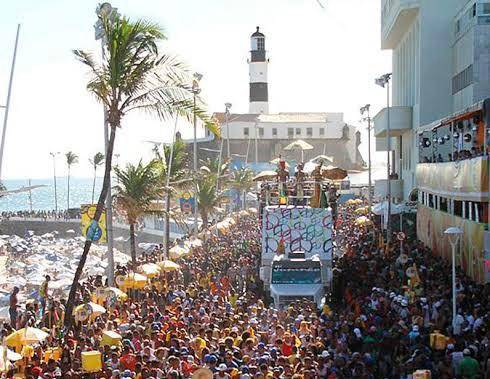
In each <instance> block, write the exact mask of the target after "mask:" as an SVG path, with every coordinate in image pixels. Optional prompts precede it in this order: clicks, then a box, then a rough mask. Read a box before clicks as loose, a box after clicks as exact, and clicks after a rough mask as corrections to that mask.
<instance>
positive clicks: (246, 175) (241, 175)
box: [230, 168, 254, 208]
mask: <svg viewBox="0 0 490 379" xmlns="http://www.w3.org/2000/svg"><path fill="white" fill-rule="evenodd" d="M253 176H254V174H253V171H252V170H250V169H249V168H241V169H239V170H234V171H233V172H232V173H231V181H230V186H231V188H234V189H235V190H237V191H238V193H239V196H240V198H241V199H242V202H241V203H242V208H245V202H246V197H247V192H248V191H250V190H251V189H252V187H253ZM242 196H243V197H242Z"/></svg>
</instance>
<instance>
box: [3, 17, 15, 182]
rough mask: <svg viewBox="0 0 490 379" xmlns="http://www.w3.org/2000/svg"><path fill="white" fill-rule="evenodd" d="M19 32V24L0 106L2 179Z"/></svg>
mask: <svg viewBox="0 0 490 379" xmlns="http://www.w3.org/2000/svg"><path fill="white" fill-rule="evenodd" d="M19 33H20V24H18V25H17V34H16V36H15V45H14V57H13V58H12V67H11V68H10V79H9V87H8V91H7V103H6V104H5V106H0V108H5V114H4V116H3V130H2V142H1V145H0V179H2V164H3V152H4V148H5V135H6V134H7V121H8V118H9V109H10V97H11V95H12V82H13V80H14V70H15V59H16V57H17V45H18V44H19Z"/></svg>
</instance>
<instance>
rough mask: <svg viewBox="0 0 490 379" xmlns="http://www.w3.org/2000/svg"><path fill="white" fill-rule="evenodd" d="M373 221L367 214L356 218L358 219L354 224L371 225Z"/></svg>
mask: <svg viewBox="0 0 490 379" xmlns="http://www.w3.org/2000/svg"><path fill="white" fill-rule="evenodd" d="M372 223H373V222H372V221H371V220H370V219H369V218H367V217H366V216H361V217H358V218H356V221H354V224H355V225H357V226H368V225H371V224H372Z"/></svg>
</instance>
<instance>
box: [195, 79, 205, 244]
mask: <svg viewBox="0 0 490 379" xmlns="http://www.w3.org/2000/svg"><path fill="white" fill-rule="evenodd" d="M201 79H202V75H201V74H199V73H198V72H195V73H194V80H193V81H192V93H193V95H194V157H193V158H194V235H195V236H196V237H197V233H198V231H199V224H198V222H197V215H198V209H197V192H198V187H197V115H196V97H197V95H199V93H200V92H201V88H199V82H200V81H201ZM205 226H207V225H205Z"/></svg>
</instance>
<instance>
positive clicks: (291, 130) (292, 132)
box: [288, 128, 294, 137]
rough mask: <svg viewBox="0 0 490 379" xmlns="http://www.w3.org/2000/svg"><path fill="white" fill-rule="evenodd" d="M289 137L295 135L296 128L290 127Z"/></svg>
mask: <svg viewBox="0 0 490 379" xmlns="http://www.w3.org/2000/svg"><path fill="white" fill-rule="evenodd" d="M288 137H294V129H293V128H288Z"/></svg>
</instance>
